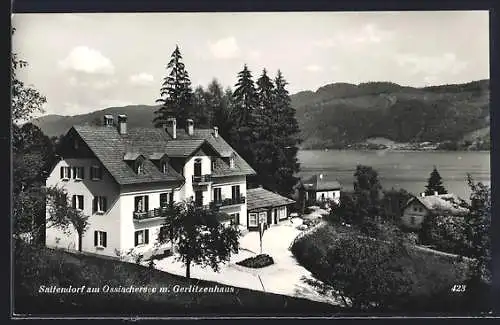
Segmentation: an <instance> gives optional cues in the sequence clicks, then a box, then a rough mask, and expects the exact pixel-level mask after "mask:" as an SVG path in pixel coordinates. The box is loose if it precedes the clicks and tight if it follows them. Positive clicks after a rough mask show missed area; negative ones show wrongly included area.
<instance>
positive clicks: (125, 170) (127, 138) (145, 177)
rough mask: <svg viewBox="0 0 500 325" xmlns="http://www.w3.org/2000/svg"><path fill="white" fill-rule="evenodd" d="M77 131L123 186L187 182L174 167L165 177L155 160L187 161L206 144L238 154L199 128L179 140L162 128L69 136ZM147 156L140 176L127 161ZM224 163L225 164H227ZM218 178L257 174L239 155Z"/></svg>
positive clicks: (90, 130) (83, 130) (94, 129)
mask: <svg viewBox="0 0 500 325" xmlns="http://www.w3.org/2000/svg"><path fill="white" fill-rule="evenodd" d="M72 132H75V133H76V134H77V135H78V136H79V137H80V138H81V139H82V140H83V141H84V142H85V143H86V144H87V146H88V147H89V148H90V150H91V151H92V152H93V153H94V155H95V156H96V158H97V159H99V160H100V161H101V163H102V164H103V166H104V167H105V168H106V169H107V170H108V171H109V173H110V174H111V175H112V176H113V178H114V179H115V180H116V181H117V182H118V183H119V184H135V183H148V182H162V181H183V180H184V177H183V176H182V175H180V174H179V173H178V172H176V171H175V170H174V168H171V167H172V166H171V165H170V163H169V166H168V167H169V168H168V170H169V172H168V173H167V174H163V173H162V172H161V171H160V170H159V169H158V167H157V166H155V165H154V164H153V162H152V161H151V160H155V159H154V158H155V157H156V158H158V157H159V158H158V159H160V158H161V157H163V156H164V155H165V154H166V155H167V156H168V157H172V158H186V157H189V156H190V155H191V154H194V153H195V152H196V151H197V150H198V149H199V148H200V147H202V146H203V145H209V146H210V147H212V148H213V150H212V149H211V151H215V152H217V153H218V154H220V153H221V152H234V150H233V149H232V148H231V146H230V145H229V144H228V143H227V142H226V141H225V140H224V139H222V138H221V137H220V136H218V137H217V138H214V137H213V135H212V133H211V130H206V129H201V130H200V129H198V130H197V129H195V132H194V134H193V135H192V136H189V135H188V134H187V133H186V132H185V131H184V130H183V129H178V130H177V135H178V137H177V139H172V138H171V136H170V135H169V134H168V133H167V132H165V130H163V129H161V128H131V129H129V130H128V133H127V134H125V135H120V134H119V133H118V131H117V130H116V128H114V127H109V126H108V127H107V126H90V125H83V126H74V127H73V128H72V129H71V130H70V131H69V132H68V134H70V133H72ZM140 155H142V156H144V157H145V158H146V159H145V160H144V173H143V174H140V175H137V174H136V173H135V172H134V171H133V170H132V168H131V167H130V166H129V165H128V164H127V162H126V161H125V160H124V158H125V157H126V158H132V160H135V159H134V157H135V158H137V157H139V156H140ZM223 163H224V162H223ZM215 174H216V175H215V176H231V175H251V174H255V171H254V170H253V169H252V168H251V167H250V166H249V165H248V164H247V163H246V162H245V161H244V160H243V158H241V157H240V156H239V155H238V154H237V153H235V168H233V169H229V166H227V169H226V168H225V167H224V166H221V168H219V169H218V170H217V172H216V173H215Z"/></svg>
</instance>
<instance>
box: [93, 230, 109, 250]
mask: <svg viewBox="0 0 500 325" xmlns="http://www.w3.org/2000/svg"><path fill="white" fill-rule="evenodd" d="M96 232H97V246H96V248H101V249H104V248H106V246H107V243H105V242H104V235H103V234H106V237H108V234H107V233H106V232H105V231H100V230H96Z"/></svg>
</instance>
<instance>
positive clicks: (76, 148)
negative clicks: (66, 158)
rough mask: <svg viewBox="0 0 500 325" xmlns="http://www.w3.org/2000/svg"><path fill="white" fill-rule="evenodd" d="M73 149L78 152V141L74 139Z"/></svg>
mask: <svg viewBox="0 0 500 325" xmlns="http://www.w3.org/2000/svg"><path fill="white" fill-rule="evenodd" d="M73 148H74V149H75V150H78V148H79V144H78V139H75V141H73Z"/></svg>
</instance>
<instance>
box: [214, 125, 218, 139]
mask: <svg viewBox="0 0 500 325" xmlns="http://www.w3.org/2000/svg"><path fill="white" fill-rule="evenodd" d="M218 137H219V128H218V127H216V126H214V138H218Z"/></svg>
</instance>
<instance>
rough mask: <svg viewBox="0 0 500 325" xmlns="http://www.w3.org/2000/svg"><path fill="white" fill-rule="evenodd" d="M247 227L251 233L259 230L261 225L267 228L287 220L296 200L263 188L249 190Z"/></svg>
mask: <svg viewBox="0 0 500 325" xmlns="http://www.w3.org/2000/svg"><path fill="white" fill-rule="evenodd" d="M247 200H248V203H247V209H248V218H247V221H246V223H247V225H248V229H249V230H250V231H254V230H258V229H259V224H260V223H263V224H264V225H265V226H266V227H269V226H272V225H277V224H279V223H280V222H282V221H283V220H287V219H288V217H289V214H290V209H289V208H290V206H291V205H292V204H294V203H295V201H294V200H292V199H289V198H286V197H284V196H281V195H279V194H277V193H274V192H271V191H268V190H266V189H264V188H262V187H259V188H252V189H248V190H247Z"/></svg>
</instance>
